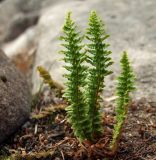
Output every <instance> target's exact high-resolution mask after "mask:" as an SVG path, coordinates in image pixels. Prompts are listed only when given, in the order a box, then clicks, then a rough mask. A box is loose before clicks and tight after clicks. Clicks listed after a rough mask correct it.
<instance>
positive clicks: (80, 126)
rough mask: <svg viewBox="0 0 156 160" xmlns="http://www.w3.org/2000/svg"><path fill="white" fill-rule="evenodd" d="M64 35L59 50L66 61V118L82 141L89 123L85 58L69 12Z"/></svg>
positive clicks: (80, 38) (87, 130)
mask: <svg viewBox="0 0 156 160" xmlns="http://www.w3.org/2000/svg"><path fill="white" fill-rule="evenodd" d="M63 33H64V35H63V36H61V37H60V39H61V40H62V41H63V42H64V43H63V44H62V46H63V47H64V48H65V49H64V50H62V51H61V53H63V54H64V56H65V57H64V61H65V62H66V64H67V65H66V66H64V67H65V69H66V70H67V71H68V73H67V74H66V75H64V76H65V77H66V78H67V80H68V81H67V82H66V87H67V89H66V90H65V94H64V97H66V98H67V100H68V103H69V104H70V105H69V106H68V107H67V108H66V111H67V118H68V120H69V122H70V123H71V125H72V128H73V130H74V134H75V135H76V136H77V137H78V138H79V139H80V140H81V141H82V140H84V139H86V138H87V137H88V136H90V135H89V134H90V125H89V122H88V118H87V115H86V105H85V100H84V96H83V87H84V86H85V84H86V83H85V78H86V69H87V67H86V66H85V65H84V64H83V62H84V61H85V59H86V56H85V52H84V51H83V47H84V46H83V45H82V44H81V42H82V40H83V36H81V35H80V33H79V32H78V31H77V26H76V24H75V23H74V22H73V21H72V19H71V12H69V13H68V14H67V17H66V21H65V24H64V26H63Z"/></svg>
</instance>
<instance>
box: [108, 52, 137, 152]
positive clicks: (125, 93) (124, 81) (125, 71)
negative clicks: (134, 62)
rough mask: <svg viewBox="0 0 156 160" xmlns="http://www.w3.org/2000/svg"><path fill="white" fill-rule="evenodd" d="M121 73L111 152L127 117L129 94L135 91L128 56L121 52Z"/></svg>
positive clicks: (115, 145) (115, 146) (133, 77)
mask: <svg viewBox="0 0 156 160" xmlns="http://www.w3.org/2000/svg"><path fill="white" fill-rule="evenodd" d="M120 64H121V68H122V72H121V75H120V76H119V77H118V84H117V88H116V90H117V93H116V94H117V96H118V98H117V100H116V104H117V108H116V117H115V119H116V124H115V126H114V132H113V140H112V142H111V148H112V150H113V151H115V150H116V148H117V145H118V141H119V139H120V136H121V130H122V127H123V124H124V122H125V118H126V117H127V112H128V104H129V101H130V95H129V94H130V92H131V91H133V90H134V89H135V87H134V81H135V76H134V73H133V70H132V68H131V65H130V62H129V59H128V55H127V53H126V52H123V56H122V58H121V61H120Z"/></svg>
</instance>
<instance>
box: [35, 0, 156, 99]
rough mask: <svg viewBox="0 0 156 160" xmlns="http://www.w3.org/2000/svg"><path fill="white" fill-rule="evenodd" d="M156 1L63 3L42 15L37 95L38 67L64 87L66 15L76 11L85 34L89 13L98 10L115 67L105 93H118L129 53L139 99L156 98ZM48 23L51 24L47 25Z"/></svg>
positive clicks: (112, 0)
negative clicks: (123, 63) (62, 38)
mask: <svg viewBox="0 0 156 160" xmlns="http://www.w3.org/2000/svg"><path fill="white" fill-rule="evenodd" d="M155 6H156V1H155V0H148V1H135V0H131V1H129V0H119V1H116V0H96V1H95V0H85V1H71V0H70V1H68V2H65V1H59V3H57V4H55V5H52V6H50V7H49V8H48V9H46V10H44V12H42V16H41V18H40V20H39V23H38V25H37V32H38V35H39V38H38V48H37V54H36V60H35V66H34V71H33V84H34V88H33V89H34V92H36V91H37V90H38V88H39V85H40V80H39V79H40V78H39V76H38V73H37V71H36V67H37V66H38V65H43V66H45V67H46V68H50V72H51V74H52V77H53V78H54V80H56V81H57V82H59V83H60V84H61V85H63V82H64V78H63V77H62V75H63V73H64V69H63V67H62V65H63V62H62V61H60V58H62V57H61V55H59V54H58V51H59V50H60V47H59V43H60V42H59V41H58V37H59V36H60V34H61V33H60V31H61V27H62V25H63V23H64V17H65V13H66V12H67V11H68V10H71V11H73V19H74V20H76V21H77V23H78V24H79V29H80V30H82V31H83V32H85V29H84V28H85V26H86V25H87V19H88V13H89V12H90V11H91V10H93V9H94V10H96V11H97V13H98V14H99V16H101V17H102V19H103V20H104V22H105V24H106V30H107V33H108V34H110V38H109V40H108V42H109V43H110V44H111V46H110V50H111V51H112V52H113V53H112V58H113V60H114V62H115V63H114V65H113V67H112V69H113V71H114V73H113V74H112V75H111V76H109V78H107V80H106V83H107V85H106V89H105V94H106V95H111V94H114V89H115V83H116V80H115V79H116V75H117V74H118V73H119V71H120V69H119V60H120V56H121V52H122V51H123V50H127V51H128V53H129V57H130V59H131V61H132V65H133V68H134V71H135V73H136V76H137V91H136V93H135V95H136V97H135V98H139V97H143V96H145V97H149V98H152V97H153V98H156V92H155V90H156V67H155V64H156V54H155V52H156V48H155V44H156V32H155V27H156V23H155V19H156V10H155ZM47 22H48V23H47Z"/></svg>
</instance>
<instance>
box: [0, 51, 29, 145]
mask: <svg viewBox="0 0 156 160" xmlns="http://www.w3.org/2000/svg"><path fill="white" fill-rule="evenodd" d="M30 103H31V95H30V91H29V87H28V84H27V82H26V79H25V77H24V76H23V75H22V74H21V73H20V72H19V71H18V70H17V69H16V68H15V66H14V65H13V64H12V63H11V62H10V61H9V59H8V58H7V57H6V55H5V54H4V53H3V52H2V51H1V50H0V143H1V142H2V141H4V140H5V139H7V138H8V136H9V135H11V134H12V133H14V132H15V131H16V130H17V129H18V128H19V127H20V126H21V125H22V124H23V123H24V122H25V121H26V120H27V119H28V117H29V113H30V106H31V104H30Z"/></svg>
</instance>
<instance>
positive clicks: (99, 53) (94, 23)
mask: <svg viewBox="0 0 156 160" xmlns="http://www.w3.org/2000/svg"><path fill="white" fill-rule="evenodd" d="M108 37H109V36H108V35H107V34H106V33H105V29H104V24H103V22H102V20H101V19H100V18H99V17H98V16H97V14H96V12H95V11H92V12H91V14H90V18H89V27H88V28H87V34H86V38H87V40H88V41H89V42H88V44H87V51H88V56H87V62H88V63H89V64H90V66H91V67H90V68H89V69H88V71H89V74H88V80H87V88H86V103H87V107H88V113H87V114H88V119H89V121H90V125H91V134H92V137H94V135H99V134H101V133H102V124H101V116H100V100H101V96H100V95H101V93H102V91H103V88H104V86H105V85H104V79H105V77H106V76H107V75H109V74H111V73H112V71H110V70H108V67H109V66H111V65H112V63H113V62H112V60H111V58H110V57H109V56H110V54H111V51H109V50H108V49H107V47H108V46H109V45H108V44H107V43H106V42H105V40H106V39H107V38H108Z"/></svg>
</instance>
